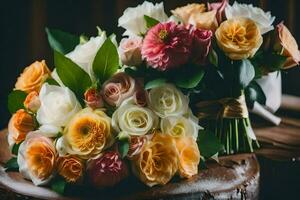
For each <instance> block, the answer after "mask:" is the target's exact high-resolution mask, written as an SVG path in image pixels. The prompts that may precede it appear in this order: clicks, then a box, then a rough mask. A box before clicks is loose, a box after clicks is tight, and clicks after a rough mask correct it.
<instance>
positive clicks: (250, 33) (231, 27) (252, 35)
mask: <svg viewBox="0 0 300 200" xmlns="http://www.w3.org/2000/svg"><path fill="white" fill-rule="evenodd" d="M215 34H216V38H217V43H218V46H219V47H220V48H221V49H222V50H223V51H224V53H225V54H226V55H227V56H228V57H229V58H231V59H233V60H242V59H246V58H249V57H252V56H254V54H255V53H256V51H257V50H258V49H259V47H260V46H261V44H262V42H263V38H262V36H261V34H260V30H259V28H258V26H257V25H256V23H255V22H254V21H252V20H251V19H247V18H235V19H229V20H226V21H224V22H223V23H222V24H221V25H220V27H219V28H218V29H217V31H216V33H215Z"/></svg>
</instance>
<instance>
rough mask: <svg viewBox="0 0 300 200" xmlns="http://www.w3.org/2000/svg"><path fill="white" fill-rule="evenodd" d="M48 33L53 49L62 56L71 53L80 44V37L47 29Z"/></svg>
mask: <svg viewBox="0 0 300 200" xmlns="http://www.w3.org/2000/svg"><path fill="white" fill-rule="evenodd" d="M46 33H47V36H48V41H49V44H50V46H51V48H52V49H53V50H55V51H58V52H60V53H62V54H67V53H69V52H70V51H72V50H73V49H74V48H75V47H76V46H77V45H78V44H79V42H80V39H79V37H78V36H75V35H72V34H70V33H66V32H63V31H60V30H56V29H49V28H46Z"/></svg>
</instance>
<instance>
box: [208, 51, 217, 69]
mask: <svg viewBox="0 0 300 200" xmlns="http://www.w3.org/2000/svg"><path fill="white" fill-rule="evenodd" d="M208 60H209V62H210V63H211V64H213V65H214V66H215V67H218V54H217V52H216V51H215V50H213V49H211V50H210V52H209V54H208Z"/></svg>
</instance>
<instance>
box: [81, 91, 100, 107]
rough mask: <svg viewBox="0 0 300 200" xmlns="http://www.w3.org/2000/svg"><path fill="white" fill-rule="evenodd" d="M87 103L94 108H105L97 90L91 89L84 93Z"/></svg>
mask: <svg viewBox="0 0 300 200" xmlns="http://www.w3.org/2000/svg"><path fill="white" fill-rule="evenodd" d="M84 99H85V103H86V104H87V105H88V106H89V107H91V108H93V109H96V108H100V107H103V101H102V97H101V94H100V92H98V91H97V89H96V88H90V89H88V90H87V91H86V92H85V93H84Z"/></svg>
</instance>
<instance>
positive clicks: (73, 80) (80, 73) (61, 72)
mask: <svg viewBox="0 0 300 200" xmlns="http://www.w3.org/2000/svg"><path fill="white" fill-rule="evenodd" d="M54 65H55V67H56V70H57V74H58V76H59V78H60V79H61V81H62V82H63V84H64V85H65V86H67V87H68V88H70V89H71V90H72V91H73V92H74V93H75V94H76V95H77V97H79V98H82V96H83V94H84V92H85V90H86V89H87V88H89V87H90V86H91V85H92V81H91V78H90V76H89V75H88V74H87V73H86V72H85V71H84V70H83V69H81V68H80V67H79V66H78V65H77V64H76V63H74V62H73V61H72V60H71V59H69V58H67V57H65V56H64V55H63V54H61V53H59V52H58V51H54Z"/></svg>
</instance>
